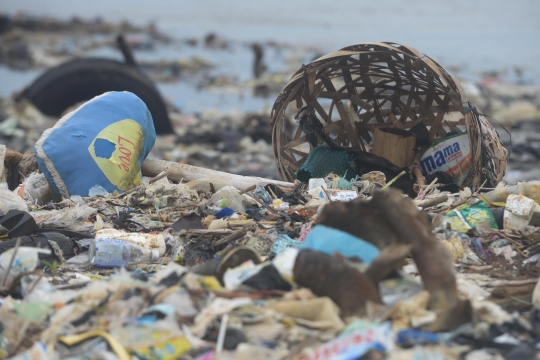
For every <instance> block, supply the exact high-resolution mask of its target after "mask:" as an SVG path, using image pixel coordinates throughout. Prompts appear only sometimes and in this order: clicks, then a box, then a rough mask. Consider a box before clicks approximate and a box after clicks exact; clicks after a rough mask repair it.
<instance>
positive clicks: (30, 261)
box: [0, 246, 51, 286]
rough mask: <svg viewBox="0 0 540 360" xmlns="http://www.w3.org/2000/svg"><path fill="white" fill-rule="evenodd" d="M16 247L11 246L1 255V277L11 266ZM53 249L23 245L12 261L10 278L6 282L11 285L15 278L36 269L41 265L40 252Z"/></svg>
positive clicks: (48, 251)
mask: <svg viewBox="0 0 540 360" xmlns="http://www.w3.org/2000/svg"><path fill="white" fill-rule="evenodd" d="M14 252H15V248H11V249H9V250H8V251H5V252H3V253H2V254H1V255H0V279H2V278H3V277H4V276H5V275H4V274H5V273H6V271H7V270H8V268H10V262H11V258H12V257H13V253H14ZM50 253H51V250H49V249H40V248H35V247H28V246H21V247H19V248H18V249H17V253H16V254H15V258H14V259H13V262H11V268H10V270H9V274H8V279H7V282H6V284H7V285H8V286H9V284H11V281H13V279H15V278H16V277H17V276H18V275H20V274H24V273H27V272H30V271H34V269H35V268H37V267H38V265H39V256H38V255H39V254H50Z"/></svg>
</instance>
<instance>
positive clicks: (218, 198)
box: [209, 186, 245, 213]
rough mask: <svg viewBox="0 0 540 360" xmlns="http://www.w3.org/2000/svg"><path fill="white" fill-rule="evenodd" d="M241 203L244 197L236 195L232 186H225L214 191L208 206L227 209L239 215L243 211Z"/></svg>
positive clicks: (236, 192)
mask: <svg viewBox="0 0 540 360" xmlns="http://www.w3.org/2000/svg"><path fill="white" fill-rule="evenodd" d="M243 202H244V197H243V196H242V195H240V194H239V193H238V190H237V189H236V188H235V187H234V186H225V187H224V188H222V189H220V190H218V191H216V193H215V194H214V195H212V197H211V198H210V200H209V203H210V204H213V205H216V206H219V207H220V208H224V207H228V208H231V209H233V210H236V211H238V212H241V213H243V212H244V211H245V208H244V204H243Z"/></svg>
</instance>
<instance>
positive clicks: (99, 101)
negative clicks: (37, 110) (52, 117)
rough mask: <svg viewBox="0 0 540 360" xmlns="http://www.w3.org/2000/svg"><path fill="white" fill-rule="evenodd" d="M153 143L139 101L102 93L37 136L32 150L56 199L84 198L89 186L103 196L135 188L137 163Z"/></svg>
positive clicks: (149, 117)
mask: <svg viewBox="0 0 540 360" xmlns="http://www.w3.org/2000/svg"><path fill="white" fill-rule="evenodd" d="M155 140H156V131H155V129H154V122H153V120H152V115H150V112H149V111H148V108H147V107H146V105H145V104H144V102H143V101H142V100H141V99H139V98H138V97H137V96H136V95H135V94H132V93H130V92H108V93H105V94H103V95H100V96H97V97H95V98H93V99H92V100H90V101H87V102H86V103H84V104H83V105H82V106H80V107H79V108H78V109H77V110H75V111H73V112H70V113H69V114H67V115H65V116H64V117H62V118H61V119H60V120H59V121H58V122H57V123H56V125H54V127H53V128H51V129H47V130H46V131H45V132H44V133H43V135H41V138H40V139H39V140H38V142H37V143H36V146H35V149H34V151H35V153H36V161H37V163H38V166H39V168H40V169H41V170H42V171H43V173H44V174H45V177H46V178H47V181H48V182H49V185H50V187H51V190H52V193H53V197H54V199H55V200H57V201H59V200H61V198H62V197H63V198H69V197H70V196H71V195H81V196H88V191H89V189H90V188H92V187H93V186H94V185H100V186H102V187H103V188H104V189H105V190H107V191H108V192H113V191H115V190H116V191H119V192H123V191H126V190H129V189H132V188H134V187H136V186H138V185H139V184H140V181H141V166H142V161H143V160H144V158H146V156H147V155H148V153H149V152H150V150H151V149H152V146H154V142H155Z"/></svg>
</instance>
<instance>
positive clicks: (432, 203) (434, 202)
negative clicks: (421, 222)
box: [413, 195, 448, 209]
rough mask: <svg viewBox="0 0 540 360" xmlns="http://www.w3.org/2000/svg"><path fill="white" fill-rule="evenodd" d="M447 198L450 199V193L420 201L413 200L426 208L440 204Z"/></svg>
mask: <svg viewBox="0 0 540 360" xmlns="http://www.w3.org/2000/svg"><path fill="white" fill-rule="evenodd" d="M447 200H448V195H442V196H439V197H436V198H434V199H427V200H422V201H418V202H417V201H413V202H414V203H415V205H416V206H419V207H421V208H422V209H425V208H428V207H431V206H435V205H439V204H440V203H443V202H445V201H447Z"/></svg>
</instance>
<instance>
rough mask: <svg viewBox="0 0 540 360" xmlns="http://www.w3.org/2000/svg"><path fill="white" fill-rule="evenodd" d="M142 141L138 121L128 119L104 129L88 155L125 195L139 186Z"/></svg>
mask: <svg viewBox="0 0 540 360" xmlns="http://www.w3.org/2000/svg"><path fill="white" fill-rule="evenodd" d="M143 141H144V135H143V130H142V128H141V126H140V125H139V124H138V123H137V122H136V121H135V120H131V119H125V120H121V121H117V122H115V123H114V124H111V125H109V126H107V127H106V128H105V129H103V130H102V131H101V132H100V133H99V134H98V135H97V136H96V137H95V139H94V141H92V143H91V144H90V146H89V147H88V151H89V152H90V155H91V156H92V158H93V159H94V161H95V162H96V164H97V165H98V166H99V168H100V169H101V171H103V174H105V176H106V177H107V179H108V180H109V181H110V182H111V183H112V184H113V185H114V186H116V187H117V188H118V189H120V190H122V191H126V190H129V189H132V188H134V187H136V186H138V185H139V184H140V166H139V162H138V159H139V156H140V154H141V151H142V148H143Z"/></svg>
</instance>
